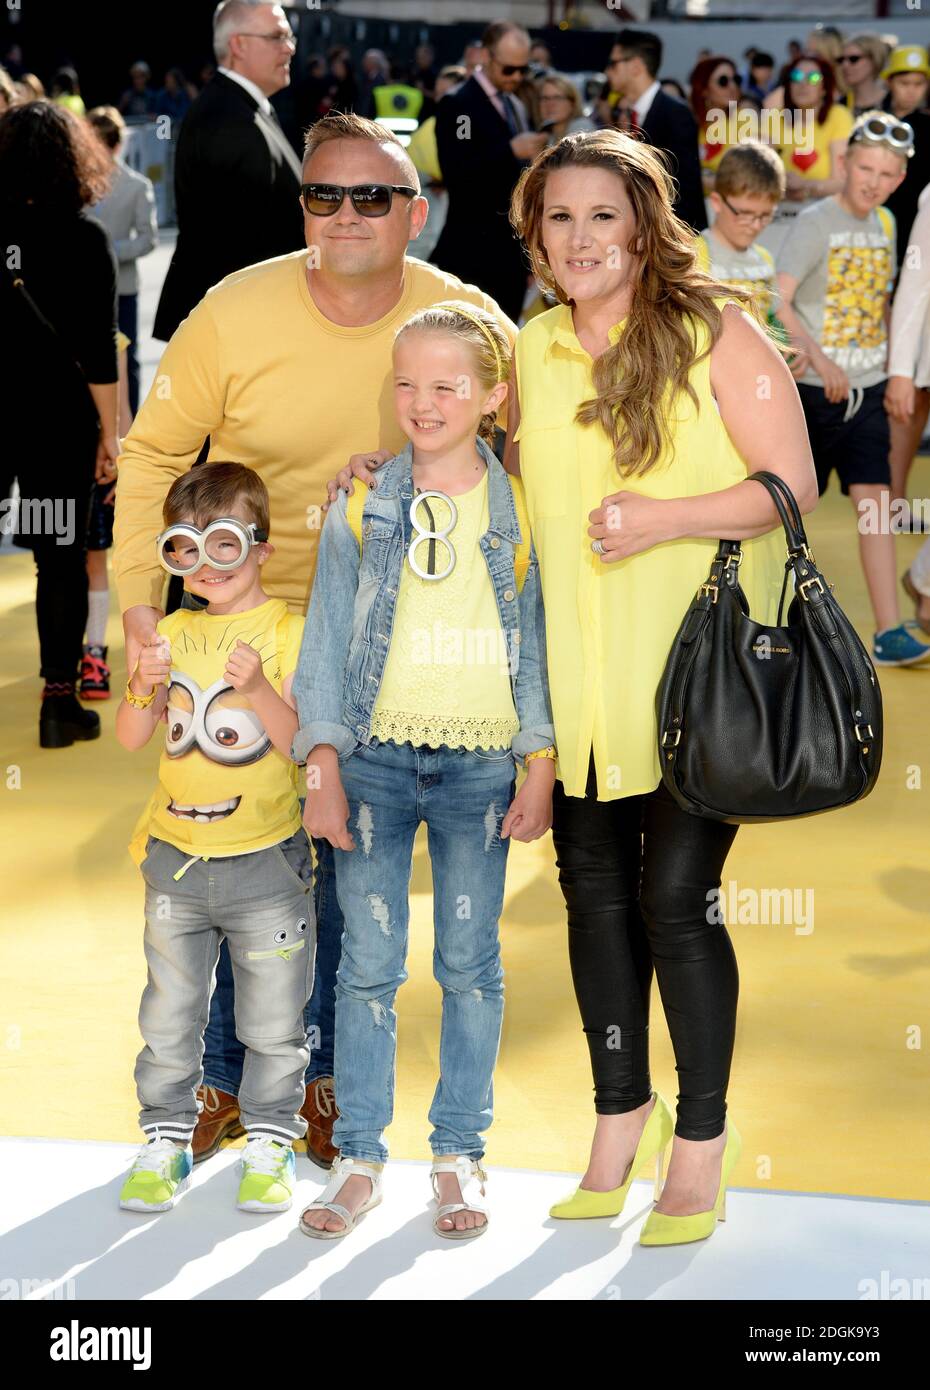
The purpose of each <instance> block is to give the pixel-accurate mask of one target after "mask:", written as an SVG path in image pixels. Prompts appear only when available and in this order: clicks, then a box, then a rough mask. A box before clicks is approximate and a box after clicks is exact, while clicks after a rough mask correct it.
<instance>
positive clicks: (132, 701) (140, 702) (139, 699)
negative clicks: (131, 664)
mask: <svg viewBox="0 0 930 1390" xmlns="http://www.w3.org/2000/svg"><path fill="white" fill-rule="evenodd" d="M131 680H132V677H131V676H130V678H129V680H128V681H127V682H126V689H125V691H124V694H123V698H124V699H125V701H126V703H127V705H132V707H133V709H148V707H149V705H150V704H151V703H152V702H153V700H154V699H155V696H156V695H157V694H158V686H157V685H156V686H155V688H154V690H153V691H152V693H151V695H137V694H136V693H135V691H134V690H133V689H132V687H131V686H130V684H129V681H131Z"/></svg>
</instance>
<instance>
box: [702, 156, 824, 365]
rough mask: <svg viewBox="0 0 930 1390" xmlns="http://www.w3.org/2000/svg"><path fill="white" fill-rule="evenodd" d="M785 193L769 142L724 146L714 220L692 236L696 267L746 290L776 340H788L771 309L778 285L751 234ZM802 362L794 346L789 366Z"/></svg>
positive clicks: (765, 253) (713, 201)
mask: <svg viewBox="0 0 930 1390" xmlns="http://www.w3.org/2000/svg"><path fill="white" fill-rule="evenodd" d="M784 196H785V170H784V166H783V165H782V162H781V160H780V159H779V157H778V155H777V154H776V153H775V151H774V150H773V149H771V148H770V147H769V146H768V145H763V144H761V143H760V142H759V141H758V140H744V141H742V142H741V143H740V144H739V145H734V146H733V147H732V148H731V149H729V150H727V152H726V154H725V155H724V156H723V158H722V159H721V161H720V164H719V166H718V169H717V177H716V180H715V184H714V191H713V192H712V193H711V194H710V195H709V202H710V205H711V207H712V208H713V211H714V222H713V226H712V227H711V228H710V229H709V230H708V231H706V232H702V233H701V234H700V236H699V237H697V239H696V242H695V249H696V250H697V254H698V265H699V266H700V268H701V269H702V270H704V271H706V272H707V274H708V275H712V276H713V277H714V279H715V280H720V281H722V282H723V283H724V284H727V285H737V286H739V288H740V289H745V290H751V291H752V293H753V294H754V295H755V296H756V302H757V303H758V306H759V310H760V313H761V314H762V316H763V317H764V318H765V320H766V322H767V323H768V324H769V326H770V327H771V328H772V329H773V330H774V332H775V334H776V335H777V337H778V338H779V340H780V341H781V342H784V343H787V342H788V341H789V339H788V334H787V332H786V331H785V327H784V325H783V324H782V323H781V321H780V320H779V318H778V317H777V315H776V312H775V311H776V307H777V304H778V291H777V289H776V287H775V261H774V260H773V258H772V253H771V252H770V251H769V250H767V249H766V247H764V246H762V245H760V243H759V242H758V241H757V240H756V237H757V236H758V234H759V233H760V232H761V231H762V229H763V227H767V226H768V224H769V223H770V222H771V220H772V218H773V216H774V215H775V209H776V208H777V207H778V204H779V202H780V201H781V199H782V198H783V197H784ZM806 364H807V358H806V356H805V354H804V353H803V352H802V351H801V350H800V348H798V350H797V351H796V352H795V355H794V357H793V358H791V359H789V366H790V367H791V370H792V372H793V373H795V374H797V373H799V372H800V371H801V370H803V368H804V367H805V366H806Z"/></svg>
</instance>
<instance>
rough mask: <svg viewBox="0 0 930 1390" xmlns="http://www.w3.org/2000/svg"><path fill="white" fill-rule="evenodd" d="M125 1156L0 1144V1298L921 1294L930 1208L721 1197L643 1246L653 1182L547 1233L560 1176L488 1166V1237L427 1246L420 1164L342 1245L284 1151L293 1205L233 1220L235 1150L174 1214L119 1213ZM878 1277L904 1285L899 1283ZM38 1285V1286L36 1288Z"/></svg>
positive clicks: (308, 1174) (928, 1274)
mask: <svg viewBox="0 0 930 1390" xmlns="http://www.w3.org/2000/svg"><path fill="white" fill-rule="evenodd" d="M134 1152H135V1149H134V1148H132V1147H130V1146H129V1145H125V1144H95V1143H92V1142H89V1141H82V1140H76V1141H59V1140H41V1139H2V1140H0V1191H2V1192H3V1193H4V1194H5V1201H4V1203H3V1210H2V1213H0V1297H2V1298H4V1299H7V1300H9V1299H16V1298H17V1297H26V1298H30V1299H32V1298H37V1297H43V1296H45V1297H54V1298H60V1299H68V1298H73V1299H79V1300H83V1299H110V1298H128V1299H146V1298H153V1299H185V1300H187V1299H248V1300H252V1299H329V1300H353V1299H382V1298H383V1299H398V1300H400V1299H403V1300H408V1299H409V1300H417V1301H423V1300H431V1299H453V1300H454V1299H494V1300H521V1301H522V1300H525V1299H557V1300H581V1301H585V1300H590V1299H611V1300H641V1299H707V1298H712V1299H720V1300H729V1299H760V1300H769V1299H801V1298H807V1299H826V1298H835V1299H843V1300H850V1301H857V1300H860V1299H863V1298H867V1297H869V1296H871V1297H873V1298H874V1297H880V1298H885V1299H888V1298H890V1297H905V1298H910V1299H913V1298H917V1299H927V1298H930V1203H928V1204H916V1203H906V1202H890V1201H872V1200H867V1199H855V1198H848V1197H829V1196H805V1195H798V1194H793V1193H792V1194H779V1193H771V1192H766V1193H758V1192H750V1191H741V1190H740V1189H738V1188H737V1189H732V1190H731V1192H730V1194H729V1195H728V1198H727V1221H726V1223H725V1224H718V1226H717V1230H716V1232H715V1234H714V1235H713V1236H712V1237H711V1238H710V1239H709V1240H707V1241H702V1242H698V1243H696V1244H693V1245H685V1246H678V1247H673V1248H667V1249H647V1248H645V1247H643V1246H640V1245H639V1244H638V1243H637V1237H638V1234H639V1230H640V1227H641V1225H642V1222H643V1220H644V1219H645V1216H646V1213H647V1212H648V1211H649V1208H650V1204H651V1200H652V1185H651V1183H647V1182H644V1181H643V1182H636V1183H635V1184H634V1185H633V1189H632V1191H631V1193H630V1196H629V1198H628V1201H627V1210H626V1211H625V1212H624V1213H623V1214H622V1215H621V1216H619V1217H617V1218H616V1219H615V1220H613V1221H595V1222H571V1223H569V1222H556V1221H553V1220H550V1218H549V1217H548V1215H547V1212H548V1208H549V1205H550V1204H551V1203H552V1202H553V1201H554V1200H555V1199H556V1198H557V1197H559V1196H561V1195H562V1194H563V1193H565V1192H566V1191H570V1190H571V1189H572V1187H573V1186H574V1181H575V1180H574V1179H573V1177H572V1176H571V1175H566V1174H564V1173H562V1174H553V1173H538V1172H518V1171H514V1170H506V1169H492V1170H490V1172H489V1183H488V1189H487V1201H488V1205H489V1209H490V1212H491V1224H490V1227H489V1230H488V1232H487V1234H486V1235H484V1236H482V1237H480V1238H479V1239H478V1240H476V1241H473V1242H469V1243H455V1242H451V1241H444V1240H442V1239H441V1238H440V1237H438V1236H436V1235H434V1234H433V1231H432V1229H431V1223H430V1215H429V1211H430V1208H431V1203H430V1202H429V1200H428V1196H427V1194H428V1191H429V1177H428V1165H426V1164H421V1163H409V1162H408V1163H403V1162H398V1163H394V1164H392V1165H390V1166H389V1168H388V1172H387V1177H386V1181H385V1199H384V1202H383V1203H382V1205H381V1206H380V1207H377V1208H376V1209H375V1210H374V1211H372V1212H370V1213H369V1214H368V1215H367V1216H366V1217H364V1218H363V1220H362V1221H361V1223H360V1224H359V1226H358V1228H357V1230H356V1231H354V1232H352V1233H351V1234H350V1235H349V1236H347V1237H346V1238H345V1239H344V1240H342V1241H333V1242H323V1241H320V1242H317V1241H314V1240H312V1239H310V1238H309V1237H307V1236H305V1235H303V1234H302V1233H301V1232H300V1231H299V1230H298V1229H297V1224H296V1223H297V1218H298V1215H299V1212H300V1210H301V1209H302V1207H303V1206H304V1205H306V1204H307V1203H309V1202H311V1201H313V1200H314V1198H315V1196H316V1195H317V1194H318V1193H319V1192H320V1191H321V1190H322V1187H323V1185H324V1175H323V1173H322V1172H321V1171H320V1170H319V1169H317V1168H316V1167H314V1166H312V1165H311V1164H310V1163H309V1161H308V1160H307V1159H306V1158H305V1157H304V1156H303V1155H298V1159H297V1170H298V1177H299V1184H298V1192H297V1197H296V1200H295V1203H294V1207H293V1208H292V1209H291V1211H289V1212H284V1213H281V1214H280V1215H278V1216H249V1215H246V1214H245V1213H242V1212H238V1211H237V1210H236V1208H235V1198H236V1187H237V1177H236V1162H237V1151H236V1150H235V1149H226V1150H224V1151H223V1152H221V1153H220V1154H218V1155H217V1156H216V1157H215V1158H213V1159H210V1160H209V1161H208V1162H207V1163H206V1164H202V1165H199V1166H198V1167H197V1168H196V1169H195V1170H194V1182H193V1185H192V1187H191V1189H190V1191H189V1192H187V1193H186V1194H185V1196H184V1197H182V1198H181V1200H180V1201H179V1202H178V1204H177V1206H176V1207H175V1209H174V1210H173V1211H170V1212H166V1213H164V1214H163V1215H161V1216H157V1217H152V1218H149V1217H145V1216H140V1215H135V1214H133V1213H131V1212H124V1211H120V1209H119V1207H118V1206H117V1198H118V1194H119V1189H120V1186H121V1183H122V1176H123V1173H124V1172H125V1170H126V1169H127V1168H128V1166H129V1164H130V1161H131V1158H132V1155H133V1154H134ZM895 1281H904V1282H898V1283H896V1282H895ZM40 1284H41V1287H40Z"/></svg>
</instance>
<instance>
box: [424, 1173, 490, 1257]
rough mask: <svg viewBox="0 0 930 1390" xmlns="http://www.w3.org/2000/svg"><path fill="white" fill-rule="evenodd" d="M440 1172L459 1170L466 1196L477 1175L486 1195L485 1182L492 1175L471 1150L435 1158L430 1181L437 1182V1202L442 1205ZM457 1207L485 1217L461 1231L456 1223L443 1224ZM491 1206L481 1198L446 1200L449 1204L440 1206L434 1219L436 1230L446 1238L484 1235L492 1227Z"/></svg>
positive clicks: (434, 1185)
mask: <svg viewBox="0 0 930 1390" xmlns="http://www.w3.org/2000/svg"><path fill="white" fill-rule="evenodd" d="M437 1173H455V1175H456V1177H457V1178H458V1180H459V1188H460V1189H461V1192H462V1196H463V1197H464V1196H465V1188H466V1187H467V1185H468V1183H469V1182H470V1181H471V1180H472V1178H477V1180H478V1187H479V1189H480V1191H481V1195H482V1197H483V1196H484V1185H485V1183H486V1182H487V1180H488V1175H487V1173H486V1172H485V1171H484V1169H483V1168H482V1166H481V1163H480V1162H479V1160H478V1159H476V1158H469V1157H468V1156H467V1154H459V1155H458V1156H457V1157H456V1158H452V1157H451V1156H450V1157H447V1158H434V1159H433V1166H432V1168H431V1169H430V1181H431V1182H432V1184H433V1194H434V1196H435V1198H436V1204H437V1206H439V1183H438V1182H437V1181H436V1174H437ZM457 1211H474V1212H479V1213H480V1214H481V1215H482V1216H483V1217H484V1223H483V1224H482V1225H481V1226H472V1227H471V1229H470V1230H462V1231H457V1230H456V1229H455V1227H454V1226H453V1227H452V1229H451V1230H449V1231H445V1230H443V1229H442V1228H441V1226H440V1225H439V1223H440V1221H442V1220H444V1218H445V1217H447V1216H453V1215H454V1214H455V1212H457ZM488 1219H489V1218H488V1210H487V1207H483V1206H482V1205H481V1204H480V1203H479V1202H446V1204H445V1206H440V1207H439V1210H438V1211H437V1213H436V1217H435V1219H434V1221H433V1230H434V1231H435V1232H436V1234H437V1236H444V1237H445V1239H446V1240H473V1239H474V1237H475V1236H481V1235H484V1233H485V1231H486V1230H487V1229H488Z"/></svg>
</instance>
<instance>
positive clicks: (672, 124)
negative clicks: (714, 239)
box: [607, 29, 707, 232]
mask: <svg viewBox="0 0 930 1390" xmlns="http://www.w3.org/2000/svg"><path fill="white" fill-rule="evenodd" d="M661 63H662V40H661V39H660V38H659V37H658V36H657V35H656V34H649V33H647V32H646V31H645V30H644V29H622V30H621V31H620V33H619V34H618V35H617V38H616V41H615V43H614V46H613V48H612V50H611V54H610V62H609V63H608V64H607V78H608V81H609V83H610V86H611V89H612V90H613V91H614V92H616V93H617V96H618V98H619V102H620V103H621V105H622V108H625V111H626V114H627V117H628V122H629V124H628V126H626V123H625V121H624V122H618V123H621V124H624V125H625V126H626V128H628V129H629V130H630V131H631V132H632V133H634V134H635V133H636V132H637V131H642V134H643V136H644V137H645V139H646V140H648V142H649V144H650V145H654V146H655V147H656V149H658V150H665V151H666V153H667V154H668V155H669V156H670V159H669V171H670V173H671V175H672V177H673V178H674V179H675V181H676V184H677V194H676V197H675V203H674V206H675V211H676V213H677V214H678V216H679V217H680V218H681V220H682V221H683V222H687V223H688V225H689V226H691V227H693V228H694V230H695V231H696V232H702V231H703V230H704V228H705V227H706V226H707V209H706V207H705V205H704V190H703V188H702V185H701V163H700V159H699V158H698V132H697V123H696V122H695V119H694V117H693V115H692V114H691V111H690V110H689V108H688V107H687V106H686V105H685V103H684V102H683V101H679V100H678V99H677V98H676V97H671V96H669V95H668V93H667V92H663V91H662V89H661V87H660V86H659V82H658V72H659V68H660V66H661Z"/></svg>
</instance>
